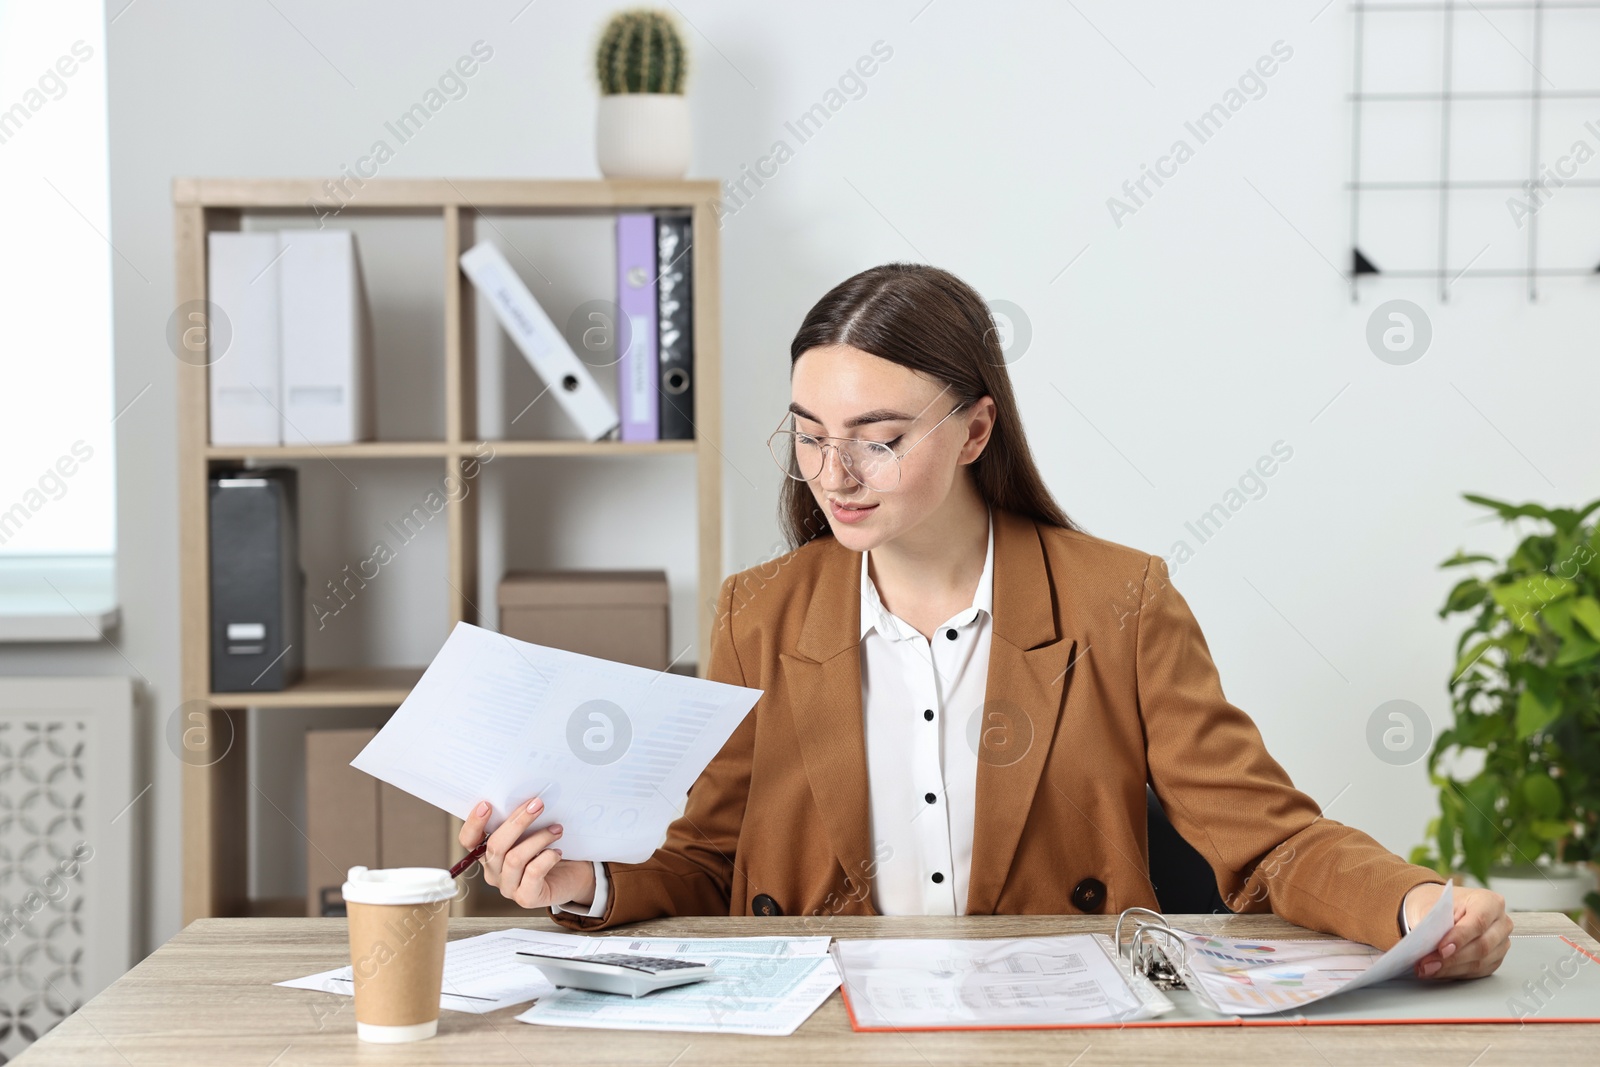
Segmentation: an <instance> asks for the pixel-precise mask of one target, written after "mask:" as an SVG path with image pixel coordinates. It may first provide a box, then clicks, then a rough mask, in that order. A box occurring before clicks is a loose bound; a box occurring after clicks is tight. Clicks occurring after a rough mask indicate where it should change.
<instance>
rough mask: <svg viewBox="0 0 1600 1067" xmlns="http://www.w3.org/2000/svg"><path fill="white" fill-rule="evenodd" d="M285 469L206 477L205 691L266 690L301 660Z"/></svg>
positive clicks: (293, 678)
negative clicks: (208, 634)
mask: <svg viewBox="0 0 1600 1067" xmlns="http://www.w3.org/2000/svg"><path fill="white" fill-rule="evenodd" d="M295 498H296V472H295V471H294V470H293V469H292V468H287V467H276V468H271V469H265V470H241V471H231V472H219V473H217V474H214V475H213V476H212V477H211V480H210V507H211V690H212V692H216V693H242V692H254V691H261V692H272V691H276V690H280V689H287V688H288V687H289V686H291V685H293V684H294V683H295V682H297V681H299V679H300V675H301V672H302V669H303V664H304V662H305V646H304V635H303V633H302V629H303V619H304V609H305V579H304V576H303V574H302V573H301V571H300V547H299V530H298V525H297V509H296V500H295Z"/></svg>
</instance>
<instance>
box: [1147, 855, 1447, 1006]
mask: <svg viewBox="0 0 1600 1067" xmlns="http://www.w3.org/2000/svg"><path fill="white" fill-rule="evenodd" d="M1453 897H1454V893H1453V891H1452V883H1448V882H1447V883H1446V884H1445V887H1444V892H1443V893H1441V894H1440V895H1439V899H1438V900H1437V901H1436V902H1435V903H1434V905H1433V907H1432V908H1430V909H1429V911H1428V914H1427V915H1425V916H1423V918H1422V921H1421V922H1419V923H1417V925H1416V926H1414V927H1413V928H1412V930H1411V932H1410V933H1409V934H1407V935H1406V936H1405V937H1404V938H1402V939H1401V940H1400V941H1399V942H1398V943H1397V944H1395V945H1394V946H1393V947H1392V948H1390V949H1389V951H1387V952H1381V951H1380V950H1378V949H1376V948H1374V947H1372V946H1371V945H1363V944H1361V943H1360V942H1359V941H1345V940H1288V939H1284V940H1279V939H1272V938H1267V939H1246V938H1234V937H1218V936H1216V935H1212V934H1196V933H1190V932H1188V931H1179V935H1180V936H1181V937H1182V938H1183V940H1184V943H1185V944H1187V945H1188V947H1189V954H1188V960H1187V968H1188V971H1189V973H1190V974H1191V975H1192V976H1193V978H1194V979H1195V980H1197V981H1198V983H1199V985H1200V988H1199V989H1198V990H1196V991H1195V992H1196V994H1197V995H1198V996H1199V997H1200V999H1201V1000H1202V1001H1208V1002H1209V1003H1207V1006H1208V1007H1210V1008H1211V1009H1212V1010H1214V1011H1217V1012H1220V1013H1222V1014H1224V1015H1267V1014H1270V1013H1272V1012H1275V1011H1284V1010H1286V1009H1289V1008H1300V1007H1304V1006H1305V1005H1307V1004H1312V1003H1315V1002H1316V1001H1319V1000H1325V999H1326V998H1328V997H1331V996H1335V995H1337V994H1339V993H1348V992H1349V991H1350V990H1352V989H1360V988H1361V987H1362V986H1368V985H1372V984H1373V983H1374V982H1383V981H1387V980H1389V979H1391V978H1398V977H1399V976H1401V975H1404V974H1409V973H1410V972H1411V969H1412V967H1414V966H1415V965H1416V962H1417V961H1418V960H1420V959H1421V958H1422V957H1424V956H1426V955H1427V954H1428V953H1430V952H1432V951H1433V950H1434V949H1435V948H1437V947H1438V946H1439V941H1440V939H1442V938H1443V937H1444V935H1445V934H1447V933H1449V932H1450V927H1451V926H1452V925H1454V923H1455V902H1454V899H1453Z"/></svg>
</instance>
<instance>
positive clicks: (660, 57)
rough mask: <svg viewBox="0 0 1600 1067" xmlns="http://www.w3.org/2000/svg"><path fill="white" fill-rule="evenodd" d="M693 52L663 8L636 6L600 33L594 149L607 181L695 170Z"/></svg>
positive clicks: (596, 62)
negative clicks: (689, 92)
mask: <svg viewBox="0 0 1600 1067" xmlns="http://www.w3.org/2000/svg"><path fill="white" fill-rule="evenodd" d="M688 59H689V57H688V53H687V52H685V51H684V47H683V39H682V38H681V37H680V36H679V35H678V28H677V26H676V24H675V23H674V22H673V20H672V19H671V18H670V17H669V16H668V15H667V14H666V13H664V12H661V11H656V10H652V9H650V8H634V9H631V10H627V11H620V12H618V13H617V14H616V15H614V16H612V19H611V21H610V22H608V23H607V24H606V27H605V30H604V31H603V32H602V33H601V35H600V45H599V48H598V49H597V50H596V56H595V72H596V74H597V75H598V76H599V79H600V112H599V119H598V126H597V129H596V151H597V155H598V156H599V162H600V172H601V173H602V174H604V175H605V176H606V177H608V178H681V177H683V175H684V173H685V172H686V171H687V170H688V169H689V143H690V141H689V102H688V100H687V99H686V98H685V97H684V95H683V83H684V77H685V75H686V73H687V70H688Z"/></svg>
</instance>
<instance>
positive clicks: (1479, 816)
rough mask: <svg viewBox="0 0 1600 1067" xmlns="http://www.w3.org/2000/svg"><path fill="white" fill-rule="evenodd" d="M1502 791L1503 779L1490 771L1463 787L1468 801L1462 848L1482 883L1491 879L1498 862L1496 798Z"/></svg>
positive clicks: (1462, 823) (1468, 867)
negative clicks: (1496, 850)
mask: <svg viewBox="0 0 1600 1067" xmlns="http://www.w3.org/2000/svg"><path fill="white" fill-rule="evenodd" d="M1500 793H1501V785H1500V782H1499V781H1497V780H1496V779H1495V778H1494V776H1493V775H1490V774H1480V775H1479V776H1478V777H1476V778H1474V779H1473V780H1472V781H1471V782H1468V783H1467V785H1466V786H1465V787H1464V788H1463V789H1462V790H1461V797H1462V799H1463V800H1465V801H1466V807H1465V808H1464V809H1463V810H1462V813H1461V846H1462V851H1463V852H1464V853H1465V855H1466V862H1467V869H1468V870H1470V871H1471V872H1472V873H1473V874H1474V875H1476V876H1477V878H1478V880H1479V881H1481V882H1487V881H1488V880H1489V868H1490V867H1491V866H1493V865H1494V860H1495V845H1496V840H1497V837H1498V835H1497V833H1496V829H1497V826H1496V823H1495V800H1496V799H1497V798H1498V797H1499V796H1500Z"/></svg>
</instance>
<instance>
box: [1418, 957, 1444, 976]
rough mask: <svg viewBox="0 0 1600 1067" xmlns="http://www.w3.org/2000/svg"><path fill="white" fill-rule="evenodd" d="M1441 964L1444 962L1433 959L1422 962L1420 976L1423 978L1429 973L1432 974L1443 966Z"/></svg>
mask: <svg viewBox="0 0 1600 1067" xmlns="http://www.w3.org/2000/svg"><path fill="white" fill-rule="evenodd" d="M1443 966H1444V964H1442V963H1439V962H1438V961H1435V962H1433V963H1425V964H1423V965H1422V977H1424V978H1426V977H1428V976H1429V975H1430V974H1433V973H1434V972H1435V971H1437V970H1438V969H1439V968H1440V967H1443Z"/></svg>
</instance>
